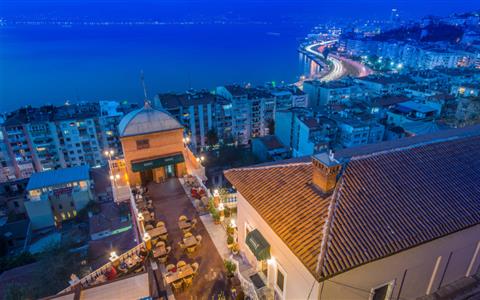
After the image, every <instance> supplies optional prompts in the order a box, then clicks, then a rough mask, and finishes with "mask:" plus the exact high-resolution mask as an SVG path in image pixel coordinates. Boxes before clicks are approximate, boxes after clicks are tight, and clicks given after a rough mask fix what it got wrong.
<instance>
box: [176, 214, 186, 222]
mask: <svg viewBox="0 0 480 300" xmlns="http://www.w3.org/2000/svg"><path fill="white" fill-rule="evenodd" d="M187 219H188V218H187V217H186V216H183V215H182V216H180V217H179V218H178V220H179V221H186V220H187Z"/></svg>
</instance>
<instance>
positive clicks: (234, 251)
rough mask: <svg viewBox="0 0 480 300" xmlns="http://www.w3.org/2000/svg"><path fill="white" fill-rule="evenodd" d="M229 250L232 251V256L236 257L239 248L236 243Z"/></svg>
mask: <svg viewBox="0 0 480 300" xmlns="http://www.w3.org/2000/svg"><path fill="white" fill-rule="evenodd" d="M230 250H232V254H233V255H237V254H238V252H240V246H239V245H238V243H234V244H233V245H232V248H230Z"/></svg>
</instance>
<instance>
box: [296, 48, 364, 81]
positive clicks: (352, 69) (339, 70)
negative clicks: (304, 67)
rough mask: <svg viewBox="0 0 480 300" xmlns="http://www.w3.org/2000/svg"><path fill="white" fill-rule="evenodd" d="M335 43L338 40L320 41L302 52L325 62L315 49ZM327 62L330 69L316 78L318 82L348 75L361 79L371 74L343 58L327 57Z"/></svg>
mask: <svg viewBox="0 0 480 300" xmlns="http://www.w3.org/2000/svg"><path fill="white" fill-rule="evenodd" d="M336 42H338V40H328V41H321V42H318V43H315V44H311V45H308V46H306V47H305V48H304V50H305V51H306V52H307V53H309V54H311V55H313V56H314V57H316V58H319V59H322V60H325V57H324V55H323V54H322V53H320V52H319V51H317V49H318V48H319V47H322V46H323V47H324V46H328V45H330V44H334V43H336ZM327 60H328V61H329V62H331V65H332V68H331V69H330V70H328V72H327V73H326V74H322V75H321V77H320V78H318V77H317V78H318V79H320V81H334V80H338V79H340V78H342V77H343V76H345V75H349V74H350V75H353V76H357V77H363V76H367V75H370V74H371V73H372V71H371V70H370V69H368V68H366V67H365V66H364V65H362V64H361V63H359V62H355V61H352V60H349V59H346V58H344V57H340V56H335V55H328V58H327ZM345 65H348V68H346V67H345ZM308 79H312V78H308Z"/></svg>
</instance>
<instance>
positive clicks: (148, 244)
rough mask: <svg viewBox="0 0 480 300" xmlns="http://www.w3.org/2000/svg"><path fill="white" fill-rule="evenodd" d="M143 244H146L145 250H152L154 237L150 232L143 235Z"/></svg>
mask: <svg viewBox="0 0 480 300" xmlns="http://www.w3.org/2000/svg"><path fill="white" fill-rule="evenodd" d="M143 242H144V243H145V248H147V250H152V237H151V236H150V234H148V232H145V233H144V234H143Z"/></svg>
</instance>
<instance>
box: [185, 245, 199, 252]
mask: <svg viewBox="0 0 480 300" xmlns="http://www.w3.org/2000/svg"><path fill="white" fill-rule="evenodd" d="M195 250H197V246H192V247H188V248H187V252H188V253H193V252H195Z"/></svg>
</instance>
